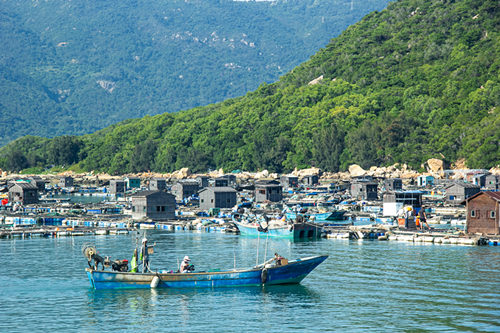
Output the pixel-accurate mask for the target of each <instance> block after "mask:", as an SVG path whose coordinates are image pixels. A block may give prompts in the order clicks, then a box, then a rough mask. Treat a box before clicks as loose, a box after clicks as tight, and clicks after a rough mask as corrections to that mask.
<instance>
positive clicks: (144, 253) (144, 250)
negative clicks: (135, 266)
mask: <svg viewBox="0 0 500 333" xmlns="http://www.w3.org/2000/svg"><path fill="white" fill-rule="evenodd" d="M139 259H140V260H142V272H143V273H146V272H147V271H149V253H148V240H147V238H143V239H142V246H141V256H140V258H139Z"/></svg>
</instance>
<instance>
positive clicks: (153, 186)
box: [149, 178, 167, 191]
mask: <svg viewBox="0 0 500 333" xmlns="http://www.w3.org/2000/svg"><path fill="white" fill-rule="evenodd" d="M166 189H167V181H166V180H165V178H152V179H151V180H150V181H149V190H150V191H163V190H166Z"/></svg>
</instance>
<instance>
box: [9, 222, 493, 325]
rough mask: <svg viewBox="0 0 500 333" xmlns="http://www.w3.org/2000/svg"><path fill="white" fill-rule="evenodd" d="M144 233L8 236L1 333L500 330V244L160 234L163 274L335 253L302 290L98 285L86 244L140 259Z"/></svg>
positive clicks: (155, 236) (158, 265)
mask: <svg viewBox="0 0 500 333" xmlns="http://www.w3.org/2000/svg"><path fill="white" fill-rule="evenodd" d="M141 238H142V234H140V235H137V234H136V233H132V234H129V235H118V236H89V237H74V238H72V237H67V238H32V239H12V240H8V239H4V240H0V267H1V269H0V332H116V331H130V332H132V331H133V332H260V333H262V332H291V331H302V332H313V331H317V332H334V331H341V332H345V331H349V332H364V331H384V332H387V331H392V332H401V331H488V332H499V331H500V248H499V247H467V246H455V245H437V244H425V243H424V244H413V243H399V242H381V241H349V240H326V239H322V240H317V241H307V242H290V241H288V240H286V241H285V240H273V239H268V240H266V239H264V238H260V239H257V238H247V237H242V236H237V235H230V234H221V233H195V232H178V233H166V232H152V233H149V234H148V238H149V240H150V243H156V246H155V247H154V249H155V253H154V254H153V255H152V256H151V266H152V268H153V269H161V270H163V269H166V270H176V269H177V267H178V265H179V261H180V260H182V258H183V257H184V256H185V255H189V256H190V257H191V259H192V263H193V264H194V265H195V268H196V270H198V271H203V270H211V269H227V268H233V267H250V266H253V265H255V263H256V261H257V249H259V253H258V254H259V259H258V261H259V262H260V261H263V259H264V255H265V254H266V255H267V257H271V256H272V255H273V254H274V252H278V253H279V254H280V255H282V256H284V257H286V258H289V259H294V258H299V257H307V256H312V255H320V254H328V255H329V256H330V257H329V258H328V259H327V260H326V261H325V262H324V263H322V264H321V265H320V266H318V267H317V268H316V269H315V270H314V271H313V272H312V273H311V274H310V275H309V276H308V277H307V278H306V279H305V280H303V281H302V283H301V284H300V285H290V286H272V287H268V286H266V287H252V288H219V289H187V290H182V289H157V290H150V289H147V290H99V291H96V290H93V289H91V288H90V283H89V281H88V279H87V276H86V273H85V270H84V269H85V267H86V266H87V261H86V259H85V258H84V257H83V255H82V253H81V248H82V246H83V245H84V244H87V243H91V244H94V245H95V246H96V247H97V249H98V251H99V253H100V254H101V255H109V256H111V257H112V258H113V259H129V260H130V258H131V255H132V251H133V248H134V247H135V246H136V244H138V243H140V240H141ZM266 242H267V244H266ZM266 245H267V246H266ZM266 248H267V250H266Z"/></svg>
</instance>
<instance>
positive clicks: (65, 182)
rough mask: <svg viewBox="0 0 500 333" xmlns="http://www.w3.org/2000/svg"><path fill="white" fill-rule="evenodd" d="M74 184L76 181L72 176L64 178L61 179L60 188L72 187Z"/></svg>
mask: <svg viewBox="0 0 500 333" xmlns="http://www.w3.org/2000/svg"><path fill="white" fill-rule="evenodd" d="M73 184H74V179H73V177H71V176H64V177H61V178H59V184H58V185H59V187H72V186H73Z"/></svg>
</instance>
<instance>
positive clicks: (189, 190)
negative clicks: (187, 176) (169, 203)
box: [172, 180, 200, 201]
mask: <svg viewBox="0 0 500 333" xmlns="http://www.w3.org/2000/svg"><path fill="white" fill-rule="evenodd" d="M199 189H200V185H199V183H198V182H197V181H195V180H181V181H178V182H177V183H175V184H174V185H173V186H172V193H173V194H174V195H175V199H177V201H182V200H184V199H185V198H189V197H191V196H193V195H197V194H198V191H199Z"/></svg>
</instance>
